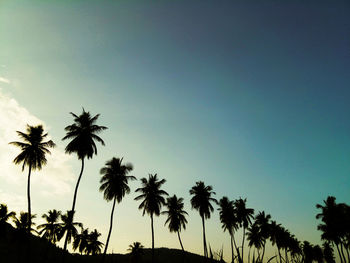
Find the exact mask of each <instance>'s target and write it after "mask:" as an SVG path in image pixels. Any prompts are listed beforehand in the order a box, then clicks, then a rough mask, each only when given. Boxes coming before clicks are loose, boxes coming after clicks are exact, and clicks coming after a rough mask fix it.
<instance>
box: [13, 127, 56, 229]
mask: <svg viewBox="0 0 350 263" xmlns="http://www.w3.org/2000/svg"><path fill="white" fill-rule="evenodd" d="M17 135H18V136H19V137H20V138H21V139H22V140H23V142H10V144H12V145H15V146H17V147H19V148H20V149H21V153H20V154H19V155H17V156H16V158H15V159H14V160H13V162H14V163H15V164H20V163H22V171H24V167H25V166H28V182H27V199H28V214H29V216H28V217H27V219H28V220H29V221H28V225H27V226H28V227H30V226H31V225H32V224H31V222H30V221H31V219H32V217H31V213H32V212H31V203H30V175H31V172H32V170H36V169H37V170H41V168H42V166H43V165H45V164H46V163H47V160H46V156H45V155H46V154H47V153H48V154H50V153H51V152H50V151H49V150H48V148H53V147H54V146H55V144H54V143H53V141H51V140H49V141H46V142H44V141H43V140H44V139H45V138H46V137H47V133H44V129H43V126H42V125H38V126H30V125H27V129H26V133H24V132H21V131H17ZM28 232H30V229H29V228H28Z"/></svg>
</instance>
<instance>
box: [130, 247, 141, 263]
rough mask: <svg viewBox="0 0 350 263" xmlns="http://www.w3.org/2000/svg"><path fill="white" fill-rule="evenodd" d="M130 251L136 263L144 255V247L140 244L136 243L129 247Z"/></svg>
mask: <svg viewBox="0 0 350 263" xmlns="http://www.w3.org/2000/svg"><path fill="white" fill-rule="evenodd" d="M128 251H129V252H130V253H129V254H130V255H131V257H132V259H133V262H134V263H137V262H138V261H139V259H140V257H141V256H142V255H143V254H144V251H143V245H141V243H140V242H134V243H132V244H131V245H129V248H128Z"/></svg>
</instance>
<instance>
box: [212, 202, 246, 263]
mask: <svg viewBox="0 0 350 263" xmlns="http://www.w3.org/2000/svg"><path fill="white" fill-rule="evenodd" d="M218 210H219V214H220V222H221V224H222V228H223V229H224V232H225V231H226V230H227V231H228V233H229V234H230V241H231V242H230V243H231V255H232V256H231V257H232V259H231V262H232V263H233V262H234V259H235V255H234V252H233V245H234V246H235V249H236V252H237V257H238V261H239V262H241V258H240V253H239V250H238V248H237V244H236V240H235V237H234V232H235V231H236V230H237V229H238V221H237V217H236V214H235V207H234V202H233V201H230V200H229V199H228V198H227V197H226V196H224V197H223V198H221V199H220V201H219V208H218Z"/></svg>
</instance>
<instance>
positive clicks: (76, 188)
mask: <svg viewBox="0 0 350 263" xmlns="http://www.w3.org/2000/svg"><path fill="white" fill-rule="evenodd" d="M83 171H84V158H82V159H81V170H80V174H79V178H78V181H77V184H76V186H75V190H74V197H73V205H72V210H71V211H73V214H72V223H73V218H74V209H75V202H76V199H77V194H78V187H79V183H80V179H81V176H82V175H83ZM67 244H68V235H66V239H65V240H64V247H63V250H67Z"/></svg>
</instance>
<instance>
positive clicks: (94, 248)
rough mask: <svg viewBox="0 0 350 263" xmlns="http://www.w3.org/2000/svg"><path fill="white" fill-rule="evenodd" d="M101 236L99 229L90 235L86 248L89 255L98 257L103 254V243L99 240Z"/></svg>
mask: <svg viewBox="0 0 350 263" xmlns="http://www.w3.org/2000/svg"><path fill="white" fill-rule="evenodd" d="M100 236H101V233H99V232H98V231H97V229H95V230H94V231H92V232H91V233H90V234H89V236H88V242H87V246H86V254H87V255H96V254H100V253H101V250H102V246H103V243H102V242H101V241H99V240H98V238H99V237H100Z"/></svg>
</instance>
